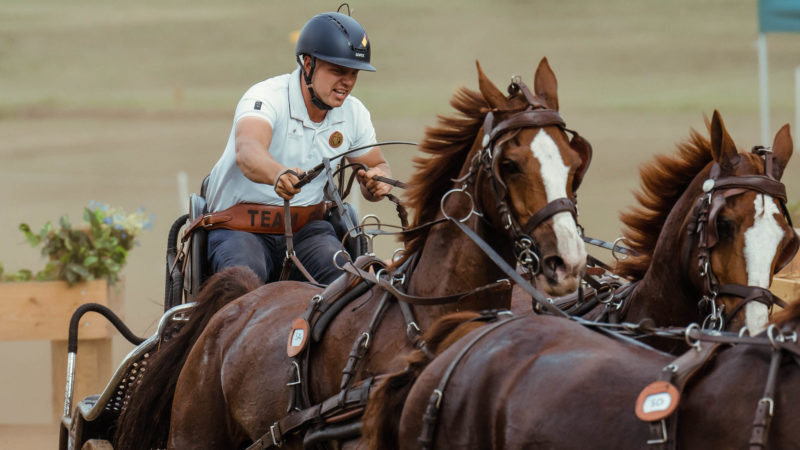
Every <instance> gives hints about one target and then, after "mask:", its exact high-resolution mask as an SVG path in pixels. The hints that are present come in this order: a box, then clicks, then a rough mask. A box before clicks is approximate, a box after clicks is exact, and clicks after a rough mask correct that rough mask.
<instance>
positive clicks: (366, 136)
mask: <svg viewBox="0 0 800 450" xmlns="http://www.w3.org/2000/svg"><path fill="white" fill-rule="evenodd" d="M353 116H354V119H355V123H354V124H353V128H354V130H355V139H353V141H352V146H351V147H350V148H355V147H361V146H362V145H369V144H374V143H375V142H376V137H375V127H374V126H373V125H372V118H371V116H370V114H369V110H367V108H366V106H364V105H363V104H362V103H361V102H356V108H354V114H353ZM370 150H372V148H371V147H370V148H365V149H363V150H359V151H357V152H353V153H351V154H350V156H353V157H356V158H357V157H359V156H363V155H366V154H367V153H369V151H370Z"/></svg>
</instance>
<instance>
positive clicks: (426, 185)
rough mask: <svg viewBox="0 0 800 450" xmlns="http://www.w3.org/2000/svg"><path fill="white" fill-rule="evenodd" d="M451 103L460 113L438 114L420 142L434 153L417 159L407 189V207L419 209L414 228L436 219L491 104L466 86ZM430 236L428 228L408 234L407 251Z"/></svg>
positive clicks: (416, 246) (418, 245) (415, 215)
mask: <svg viewBox="0 0 800 450" xmlns="http://www.w3.org/2000/svg"><path fill="white" fill-rule="evenodd" d="M450 105H451V106H453V108H455V109H456V110H457V111H458V113H460V114H457V115H456V116H438V118H439V121H438V123H437V125H436V126H435V127H427V128H426V129H425V137H424V138H423V139H422V142H421V143H420V145H419V147H420V150H422V152H423V153H427V154H429V155H431V156H429V157H415V158H414V160H413V162H414V167H415V168H416V169H417V171H416V172H415V173H414V175H413V176H412V177H411V179H410V180H409V183H408V185H409V188H408V190H407V191H406V207H408V208H410V209H413V210H414V211H415V214H414V220H413V221H412V223H411V224H410V227H412V228H413V227H416V226H418V225H422V224H424V223H427V222H429V221H431V220H433V219H435V218H436V214H437V213H438V212H439V202H440V200H441V198H442V196H444V194H445V192H447V191H448V190H450V189H451V188H452V185H453V182H452V180H453V179H454V178H457V177H458V172H459V170H460V168H461V166H462V165H463V163H464V160H465V158H466V157H467V154H469V151H470V149H471V147H472V143H473V142H474V141H475V136H476V135H477V134H478V132H479V131H480V129H481V127H482V126H483V118H484V116H485V114H486V111H487V108H488V107H489V105H488V103H487V102H486V100H485V99H484V98H483V95H481V93H480V92H478V91H473V90H471V89H467V88H464V87H462V88H460V89H459V90H458V91H457V92H456V93H455V94H454V95H453V98H452V99H451V100H450ZM426 235H427V231H423V232H421V233H413V234H410V235H405V236H404V237H403V241H404V243H405V247H406V254H407V255H411V254H414V253H415V252H416V251H417V250H419V248H420V247H421V245H422V243H423V242H424V241H425V236H426Z"/></svg>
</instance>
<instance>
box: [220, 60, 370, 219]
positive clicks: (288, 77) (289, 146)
mask: <svg viewBox="0 0 800 450" xmlns="http://www.w3.org/2000/svg"><path fill="white" fill-rule="evenodd" d="M300 89H301V86H300V69H299V68H297V69H296V70H295V71H294V72H292V73H291V74H284V75H279V76H277V77H274V78H270V79H268V80H264V81H262V82H260V83H257V84H255V85H254V86H252V87H251V88H250V89H248V90H247V92H245V94H244V95H243V96H242V99H241V100H240V101H239V104H238V106H237V107H236V113H235V114H234V117H233V127H232V128H231V134H230V136H229V137H228V144H227V146H226V147H225V151H224V152H223V153H222V157H220V159H219V161H217V163H216V165H214V168H213V169H212V170H211V175H210V177H209V180H208V187H207V191H206V201H207V202H208V210H209V212H216V211H222V210H224V209H227V208H229V207H231V206H233V205H235V204H238V203H261V204H266V205H283V199H282V198H281V197H280V196H278V194H276V193H275V189H274V188H273V186H272V185H268V184H261V183H255V182H253V181H250V180H249V179H248V178H247V177H245V176H244V174H242V171H241V170H240V169H239V166H237V165H236V138H235V136H236V124H237V123H238V122H239V120H241V119H242V118H243V117H251V116H253V117H261V118H263V119H265V120H266V121H267V122H269V123H270V125H272V142H271V143H270V146H269V153H270V154H271V155H272V157H273V158H275V160H276V161H278V162H279V163H281V164H283V165H284V166H286V167H299V168H300V169H303V170H309V169H311V168H313V167H314V166H316V165H317V164H319V163H321V162H322V158H324V157H328V158H330V157H333V156H336V155H338V154H340V153H343V152H346V151H347V150H349V149H351V148H354V147H359V146H362V145H367V144H373V143H375V142H376V141H375V128H374V127H373V126H372V120H371V119H370V114H369V111H368V110H367V108H366V107H365V106H364V104H363V103H361V101H359V100H358V99H357V98H355V97H353V96H352V95H349V96H347V98H346V99H345V101H344V103H343V104H342V106H340V107H337V108H333V109H332V110H329V111H328V112H327V114H326V115H325V119H324V120H323V121H322V122H320V123H316V122H312V121H311V119H310V118H309V117H308V111H307V110H306V106H305V103H304V102H303V95H302V92H301V91H300ZM370 150H371V149H369V148H368V149H364V150H360V151H357V152H354V153H351V154H350V155H348V156H353V157H358V156H362V155H364V154H366V153H368V152H369V151H370ZM332 164H334V165H335V164H338V161H336V162H335V163H332ZM324 186H325V177H324V176H318V177H317V178H316V179H314V181H312V182H311V183H309V184H307V185H305V186H304V187H303V188H302V189H301V191H300V193H298V194H297V195H295V196H294V198H292V201H291V204H292V206H305V205H313V204H316V203H319V202H321V201H322V200H323V188H324Z"/></svg>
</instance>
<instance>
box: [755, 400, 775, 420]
mask: <svg viewBox="0 0 800 450" xmlns="http://www.w3.org/2000/svg"><path fill="white" fill-rule="evenodd" d="M758 403H767V404H768V405H769V416H770V417H772V413H773V411H774V408H775V401H774V400H772V399H771V398H769V397H764V398H762V399H761V400H759V401H758Z"/></svg>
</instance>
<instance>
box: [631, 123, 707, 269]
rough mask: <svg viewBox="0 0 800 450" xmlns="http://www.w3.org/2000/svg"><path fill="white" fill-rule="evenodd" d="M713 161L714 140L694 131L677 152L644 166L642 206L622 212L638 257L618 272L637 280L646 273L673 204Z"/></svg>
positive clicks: (640, 200) (637, 198) (638, 199)
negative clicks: (712, 144) (712, 148)
mask: <svg viewBox="0 0 800 450" xmlns="http://www.w3.org/2000/svg"><path fill="white" fill-rule="evenodd" d="M711 160H712V155H711V142H710V141H709V140H708V138H706V137H704V136H701V135H700V133H698V132H697V131H695V130H691V133H690V136H689V139H688V140H687V141H685V142H682V143H680V144H678V151H677V154H675V155H656V157H655V159H654V161H653V162H651V163H647V164H644V165H642V166H641V168H640V169H639V174H640V178H641V188H640V190H639V191H637V192H634V196H635V197H636V200H637V201H638V202H639V205H638V206H632V207H630V208H629V209H628V211H626V212H623V213H622V214H620V220H621V221H622V223H623V225H624V228H623V230H622V235H623V236H624V237H625V241H626V243H627V245H629V246H630V247H631V248H632V249H633V250H635V251H637V252H638V253H639V256H631V257H629V258H627V259H625V260H622V261H620V262H619V263H618V264H617V267H616V272H617V273H618V274H619V275H622V276H625V277H631V278H634V279H641V278H642V277H643V276H644V274H645V272H646V271H647V269H648V267H649V266H650V260H651V257H652V254H653V250H654V249H655V246H656V242H657V241H658V236H659V233H661V229H662V228H663V226H664V222H665V221H666V220H667V216H668V215H669V213H670V211H671V210H672V206H673V205H674V204H675V203H676V202H677V201H678V199H679V198H680V196H681V195H682V194H683V192H684V191H685V190H686V188H687V187H688V186H689V184H690V183H691V182H692V179H694V177H695V176H696V175H697V174H698V173H699V172H700V171H701V170H703V168H704V167H705V166H706V165H707V164H708V163H709V162H710V161H711Z"/></svg>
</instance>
